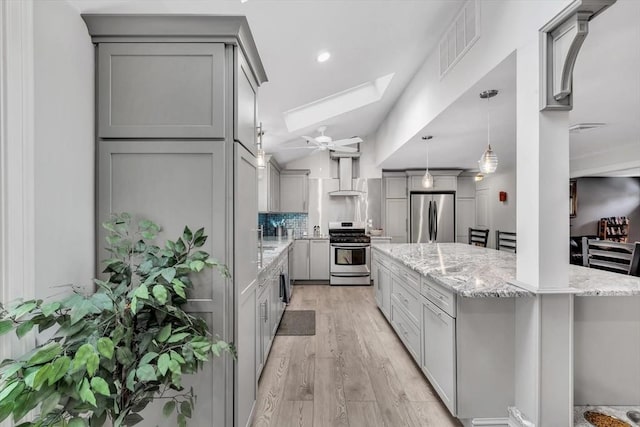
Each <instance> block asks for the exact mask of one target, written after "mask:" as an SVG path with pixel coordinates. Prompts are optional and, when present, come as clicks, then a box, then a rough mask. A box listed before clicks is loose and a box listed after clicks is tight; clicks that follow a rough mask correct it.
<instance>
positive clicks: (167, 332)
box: [158, 323, 171, 342]
mask: <svg viewBox="0 0 640 427" xmlns="http://www.w3.org/2000/svg"><path fill="white" fill-rule="evenodd" d="M170 336H171V323H168V324H167V325H165V326H164V327H163V328H162V329H160V332H158V341H159V342H165V341H166V340H168V339H169V337H170Z"/></svg>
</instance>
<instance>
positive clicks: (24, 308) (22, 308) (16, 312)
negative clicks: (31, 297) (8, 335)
mask: <svg viewBox="0 0 640 427" xmlns="http://www.w3.org/2000/svg"><path fill="white" fill-rule="evenodd" d="M37 306H38V303H36V302H35V301H27V302H24V303H22V304H20V305H19V306H17V307H16V308H15V309H13V310H11V312H10V313H9V316H12V317H13V318H15V319H19V318H20V317H22V316H24V315H25V314H27V313H29V312H30V311H31V310H33V309H34V308H36V307H37Z"/></svg>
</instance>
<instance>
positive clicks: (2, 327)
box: [0, 320, 13, 336]
mask: <svg viewBox="0 0 640 427" xmlns="http://www.w3.org/2000/svg"><path fill="white" fill-rule="evenodd" d="M12 329H13V322H12V321H11V320H0V336H2V335H4V334H6V333H7V332H9V331H10V330H12Z"/></svg>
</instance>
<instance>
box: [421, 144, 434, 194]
mask: <svg viewBox="0 0 640 427" xmlns="http://www.w3.org/2000/svg"><path fill="white" fill-rule="evenodd" d="M431 138H433V136H431V135H429V136H423V137H422V139H423V140H424V141H425V144H427V169H426V170H425V171H424V176H423V177H422V188H433V175H431V174H430V173H429V144H428V142H427V141H429V140H430V139H431Z"/></svg>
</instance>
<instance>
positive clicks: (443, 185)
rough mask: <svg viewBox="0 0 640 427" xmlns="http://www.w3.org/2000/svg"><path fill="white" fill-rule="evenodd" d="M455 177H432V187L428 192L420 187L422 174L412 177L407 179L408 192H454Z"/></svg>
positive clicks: (455, 188) (455, 186)
mask: <svg viewBox="0 0 640 427" xmlns="http://www.w3.org/2000/svg"><path fill="white" fill-rule="evenodd" d="M457 173H459V172H457ZM457 173H456V175H457ZM456 175H434V176H433V187H432V188H430V189H428V190H425V188H424V187H422V177H423V175H422V174H421V175H412V176H410V177H409V191H456V190H457V186H458V184H457V177H456Z"/></svg>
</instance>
